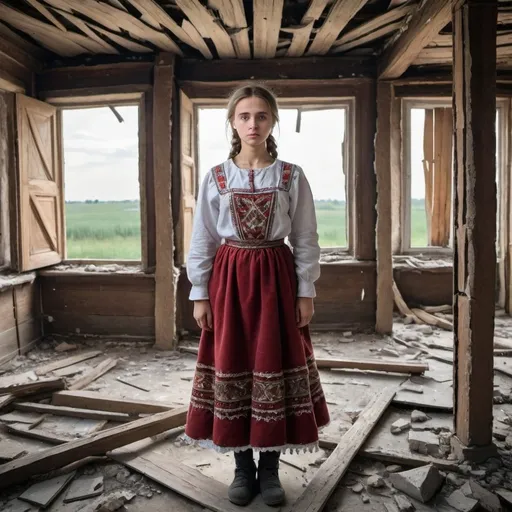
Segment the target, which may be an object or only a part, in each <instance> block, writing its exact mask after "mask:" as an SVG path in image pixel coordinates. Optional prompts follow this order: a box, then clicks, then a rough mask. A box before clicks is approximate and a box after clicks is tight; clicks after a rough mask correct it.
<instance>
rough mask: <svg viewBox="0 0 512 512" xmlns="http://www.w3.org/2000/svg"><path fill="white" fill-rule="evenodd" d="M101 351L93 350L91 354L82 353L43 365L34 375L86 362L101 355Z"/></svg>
mask: <svg viewBox="0 0 512 512" xmlns="http://www.w3.org/2000/svg"><path fill="white" fill-rule="evenodd" d="M101 353H102V352H101V350H94V351H91V352H84V353H83V354H78V355H76V356H72V357H66V358H65V359H60V360H59V361H54V362H53V363H49V364H45V365H43V366H40V367H39V368H36V375H46V374H47V373H50V372H53V371H55V370H60V369H61V368H66V367H67V366H72V365H74V364H76V363H81V362H83V361H87V360H88V359H92V358H94V357H96V356H99V355H100V354H101Z"/></svg>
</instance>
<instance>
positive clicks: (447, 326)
mask: <svg viewBox="0 0 512 512" xmlns="http://www.w3.org/2000/svg"><path fill="white" fill-rule="evenodd" d="M411 311H412V313H413V314H414V315H416V316H417V317H418V318H419V319H420V320H421V321H422V322H424V323H426V324H428V325H434V326H436V327H440V328H441V329H444V330H445V331H453V324H452V323H451V322H449V321H448V320H445V319H444V318H439V317H437V316H434V315H432V314H430V313H427V312H426V311H423V309H419V308H412V309H411Z"/></svg>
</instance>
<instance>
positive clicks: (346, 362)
mask: <svg viewBox="0 0 512 512" xmlns="http://www.w3.org/2000/svg"><path fill="white" fill-rule="evenodd" d="M316 365H317V366H318V368H330V369H334V368H338V369H355V370H375V371H382V372H391V373H411V374H415V375H421V374H422V373H425V372H426V371H428V368H429V367H428V364H427V363H417V362H410V361H408V362H406V363H402V362H400V361H382V360H379V359H375V360H372V359H317V360H316Z"/></svg>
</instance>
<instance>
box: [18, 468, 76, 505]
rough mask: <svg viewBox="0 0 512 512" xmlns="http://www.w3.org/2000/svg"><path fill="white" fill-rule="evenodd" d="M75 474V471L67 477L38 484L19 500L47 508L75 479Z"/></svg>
mask: <svg viewBox="0 0 512 512" xmlns="http://www.w3.org/2000/svg"><path fill="white" fill-rule="evenodd" d="M75 474H76V472H75V471H74V472H72V473H68V474H67V475H62V476H58V477H56V478H52V479H50V480H43V481H42V482H37V483H36V484H34V485H32V486H30V487H29V488H28V489H27V490H26V491H25V492H23V494H21V495H20V496H19V499H20V500H23V501H26V502H27V503H32V504H33V505H36V506H38V507H42V508H47V507H49V506H50V505H51V504H52V502H53V501H54V500H55V499H56V498H57V496H59V494H60V493H61V492H62V491H63V490H64V488H65V487H66V486H67V485H68V483H69V482H70V481H71V480H72V479H73V478H74V477H75Z"/></svg>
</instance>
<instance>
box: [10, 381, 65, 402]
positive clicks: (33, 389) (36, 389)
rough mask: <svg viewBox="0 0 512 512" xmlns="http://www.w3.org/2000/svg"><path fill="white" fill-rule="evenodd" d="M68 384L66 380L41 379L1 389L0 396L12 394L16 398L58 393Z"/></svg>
mask: <svg viewBox="0 0 512 512" xmlns="http://www.w3.org/2000/svg"><path fill="white" fill-rule="evenodd" d="M65 387H66V384H65V382H64V379H56V378H49V379H40V380H37V381H35V382H25V383H20V384H13V385H7V386H2V387H0V395H3V394H4V393H5V394H11V395H13V396H15V397H16V398H21V397H24V396H30V395H37V394H39V393H44V392H47V391H58V390H61V389H64V388H65Z"/></svg>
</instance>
